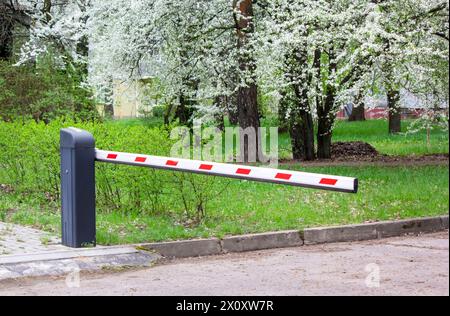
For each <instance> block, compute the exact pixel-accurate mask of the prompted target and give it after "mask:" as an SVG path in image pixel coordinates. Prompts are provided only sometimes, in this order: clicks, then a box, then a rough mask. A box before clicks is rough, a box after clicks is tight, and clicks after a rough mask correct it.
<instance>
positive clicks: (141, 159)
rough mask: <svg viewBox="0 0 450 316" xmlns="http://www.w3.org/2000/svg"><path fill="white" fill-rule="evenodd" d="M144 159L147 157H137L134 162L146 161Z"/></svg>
mask: <svg viewBox="0 0 450 316" xmlns="http://www.w3.org/2000/svg"><path fill="white" fill-rule="evenodd" d="M146 161H147V158H145V157H137V158H136V160H135V162H146Z"/></svg>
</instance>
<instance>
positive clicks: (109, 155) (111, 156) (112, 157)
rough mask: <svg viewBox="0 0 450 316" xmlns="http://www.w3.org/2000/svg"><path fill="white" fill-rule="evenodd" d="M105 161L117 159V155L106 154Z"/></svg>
mask: <svg viewBox="0 0 450 316" xmlns="http://www.w3.org/2000/svg"><path fill="white" fill-rule="evenodd" d="M106 158H107V159H117V155H116V154H108V157H106Z"/></svg>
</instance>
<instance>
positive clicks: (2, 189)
mask: <svg viewBox="0 0 450 316" xmlns="http://www.w3.org/2000/svg"><path fill="white" fill-rule="evenodd" d="M0 192H3V193H13V192H14V189H13V187H12V186H10V185H7V184H1V183H0Z"/></svg>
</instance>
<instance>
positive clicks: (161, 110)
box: [152, 105, 166, 118]
mask: <svg viewBox="0 0 450 316" xmlns="http://www.w3.org/2000/svg"><path fill="white" fill-rule="evenodd" d="M152 112H153V117H157V118H163V117H164V115H165V113H166V106H163V105H157V106H154V107H153V108H152Z"/></svg>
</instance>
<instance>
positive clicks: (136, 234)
mask: <svg viewBox="0 0 450 316" xmlns="http://www.w3.org/2000/svg"><path fill="white" fill-rule="evenodd" d="M290 168H291V169H296V170H300V169H299V168H298V167H293V166H290ZM301 170H302V171H303V170H305V171H308V172H319V173H326V174H336V175H345V176H354V177H358V178H359V179H360V192H359V193H358V194H356V195H355V194H344V193H334V192H325V191H316V190H308V189H302V188H295V187H286V186H279V185H271V184H263V183H253V182H246V181H238V180H229V179H222V178H217V180H216V181H221V182H223V184H228V185H229V187H228V189H227V190H226V191H225V192H224V193H223V194H222V195H220V196H219V197H218V198H216V199H215V200H213V201H212V202H211V204H210V205H209V207H208V209H207V214H208V217H207V220H206V221H205V222H203V223H202V224H200V225H198V226H193V227H189V226H188V225H185V224H183V220H184V218H183V214H182V213H176V212H172V211H170V210H161V212H160V213H159V214H155V215H143V214H140V213H139V212H138V211H135V212H131V213H130V212H128V213H127V215H124V214H125V213H121V212H120V211H118V212H117V211H116V212H113V213H111V212H109V213H108V212H104V211H101V210H100V212H99V214H98V221H97V228H98V241H99V243H100V244H123V243H139V242H150V241H161V240H177V239H189V238H197V237H211V236H218V237H221V236H224V235H230V234H243V233H255V232H265V231H274V230H285V229H299V230H300V229H302V228H306V227H317V226H327V225H338V224H350V223H363V222H367V221H379V220H389V219H402V218H413V217H424V216H434V215H444V214H448V209H449V178H448V177H449V168H448V166H421V167H408V168H406V167H357V168H355V167H328V168H307V169H301ZM0 221H8V222H14V223H18V224H24V225H29V226H34V227H38V228H41V229H44V230H47V231H50V232H58V233H59V229H60V215H59V210H58V205H57V204H56V203H54V204H52V203H50V204H49V203H48V202H42V199H39V198H36V197H33V196H27V195H17V194H14V193H12V194H6V193H0Z"/></svg>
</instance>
